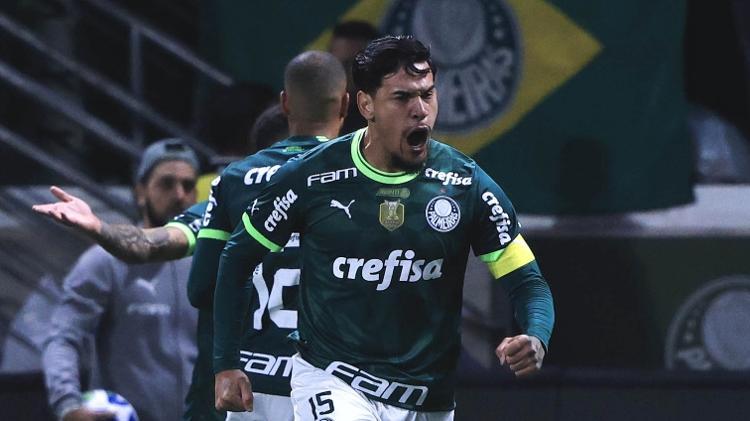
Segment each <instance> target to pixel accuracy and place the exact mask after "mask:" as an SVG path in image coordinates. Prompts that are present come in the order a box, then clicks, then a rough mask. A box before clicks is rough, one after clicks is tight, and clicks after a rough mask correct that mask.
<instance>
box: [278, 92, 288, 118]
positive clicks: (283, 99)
mask: <svg viewBox="0 0 750 421" xmlns="http://www.w3.org/2000/svg"><path fill="white" fill-rule="evenodd" d="M279 104H281V111H283V112H284V114H285V115H287V116H288V115H289V95H287V93H286V91H281V92H280V93H279Z"/></svg>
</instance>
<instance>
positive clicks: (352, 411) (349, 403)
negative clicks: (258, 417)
mask: <svg viewBox="0 0 750 421" xmlns="http://www.w3.org/2000/svg"><path fill="white" fill-rule="evenodd" d="M291 384H292V405H293V406H294V420H295V421H453V411H440V412H422V411H412V410H408V409H404V408H399V407H396V406H393V405H388V404H385V403H382V402H378V401H374V400H371V399H369V398H367V397H366V396H364V395H363V394H361V393H360V392H358V391H356V390H354V389H353V388H352V387H351V386H349V385H348V384H346V382H344V381H343V380H341V379H339V378H338V377H336V376H334V375H332V374H329V373H327V372H325V371H324V370H321V369H319V368H317V367H315V366H313V365H311V364H310V363H308V362H307V361H305V360H303V359H302V357H300V355H299V354H295V355H294V356H293V357H292V381H291Z"/></svg>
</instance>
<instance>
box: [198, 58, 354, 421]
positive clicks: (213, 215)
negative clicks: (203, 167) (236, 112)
mask: <svg viewBox="0 0 750 421" xmlns="http://www.w3.org/2000/svg"><path fill="white" fill-rule="evenodd" d="M348 98H349V96H348V94H347V93H346V73H345V71H344V68H343V66H342V65H341V63H340V62H339V61H338V60H337V59H336V58H335V57H334V56H332V55H331V54H329V53H326V52H321V51H309V52H304V53H302V54H300V55H298V56H296V57H295V58H293V59H292V60H291V61H290V62H289V63H288V64H287V66H286V69H285V71H284V90H283V91H282V92H281V107H282V109H283V111H284V113H285V114H286V115H287V116H288V122H289V132H290V134H291V137H289V138H288V139H285V140H282V141H280V142H277V143H275V144H274V145H273V146H271V147H269V148H268V149H265V150H263V151H261V152H258V153H256V154H255V155H251V156H249V157H247V158H245V159H243V160H241V161H238V162H235V163H233V164H231V165H230V166H229V167H227V168H226V169H225V170H224V172H222V174H221V177H220V178H219V179H217V180H215V181H214V186H213V188H212V192H211V196H210V198H209V205H208V208H207V210H206V214H205V217H204V220H203V228H202V229H201V231H200V233H199V234H198V240H197V244H196V249H195V254H194V258H193V261H194V264H193V266H192V268H191V270H190V279H189V282H188V295H189V298H190V301H191V303H192V304H193V305H194V306H196V307H198V308H199V309H200V315H199V326H200V327H199V338H198V344H199V347H200V352H201V354H203V353H204V352H208V354H209V355H210V354H211V352H212V351H211V350H212V343H213V303H214V302H213V291H214V288H215V282H216V273H217V268H218V265H219V257H220V255H221V251H222V249H223V248H224V245H225V243H226V240H227V239H228V238H229V235H230V234H231V232H232V231H233V230H234V227H235V226H237V225H238V224H240V223H241V218H242V215H243V214H244V211H245V210H246V209H247V208H248V207H249V208H250V209H252V208H253V204H252V203H253V200H254V199H255V197H256V196H257V195H258V193H259V192H260V191H261V189H262V188H263V187H264V186H265V185H267V184H268V183H269V180H272V177H275V175H274V174H276V172H277V171H278V170H279V168H280V167H281V165H282V164H284V163H285V162H286V161H287V160H289V159H290V158H292V157H294V156H297V155H299V154H300V153H302V152H305V151H307V150H309V149H312V148H313V147H316V146H318V145H320V144H321V143H322V142H324V141H326V140H328V139H329V138H334V137H336V136H337V135H338V133H339V130H340V128H341V124H342V122H343V120H344V117H345V116H346V110H347V104H348ZM296 238H297V237H296V236H295V237H294V238H292V239H290V240H289V241H288V242H286V243H285V245H286V247H285V248H284V251H283V252H281V253H274V254H271V255H269V256H267V257H266V259H264V260H263V264H262V265H260V266H258V267H257V268H256V269H255V274H254V275H253V276H252V277H249V278H248V281H249V282H252V283H253V284H254V285H255V288H254V291H255V292H256V294H255V295H254V296H253V297H252V300H251V301H252V302H251V301H250V300H248V301H247V304H248V306H247V307H246V308H245V309H244V310H243V311H242V312H241V314H238V315H237V316H238V317H241V318H243V319H245V320H244V322H243V323H241V324H243V325H246V326H245V328H244V329H243V330H242V331H240V330H238V331H237V332H236V334H237V335H238V345H239V349H238V358H239V357H240V356H239V352H240V351H241V352H242V356H241V358H242V364H241V366H239V365H238V368H242V369H244V370H245V372H246V373H247V375H249V376H250V377H251V378H252V379H253V385H254V388H255V392H256V393H255V400H254V402H251V401H250V399H249V397H248V399H247V400H246V401H244V402H243V403H242V404H241V405H235V406H230V405H225V404H224V403H223V402H224V401H225V399H226V398H225V397H224V396H223V394H217V395H216V405H217V407H219V408H221V409H227V410H230V411H233V412H230V413H229V414H228V415H227V419H228V420H248V421H253V420H265V421H287V420H288V421H291V420H292V418H293V412H292V405H291V402H290V400H289V391H290V387H289V377H290V371H291V356H292V355H293V354H294V352H295V350H294V348H293V346H292V345H291V343H290V342H289V340H288V339H287V335H288V334H289V333H290V332H292V331H293V330H294V329H296V327H297V314H296V290H297V284H298V282H299V272H300V270H299V247H298V245H299V241H298V240H297V239H296ZM257 263H260V261H258V262H257ZM251 269H252V268H251ZM249 275H250V274H249V273H248V276H249ZM240 293H241V294H243V293H242V292H240ZM248 310H249V311H248ZM248 313H249V314H248ZM248 319H249V320H248ZM239 339H241V341H240V340H239ZM238 361H239V360H238ZM207 363H208V364H209V365H208V370H207V371H208V373H207V377H206V378H204V379H194V381H195V380H198V381H203V382H210V383H211V384H213V380H214V378H213V371H212V370H211V366H210V361H208V362H207ZM243 375H245V374H244V373H243ZM217 388H219V389H221V387H220V385H217ZM222 390H223V389H222ZM212 403H213V402H212ZM251 409H252V410H253V412H246V411H248V410H251Z"/></svg>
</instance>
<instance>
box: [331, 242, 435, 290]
mask: <svg viewBox="0 0 750 421" xmlns="http://www.w3.org/2000/svg"><path fill="white" fill-rule="evenodd" d="M402 254H403V257H404V258H403V259H399V257H401V256H402ZM414 257H415V253H414V251H413V250H406V251H405V252H404V251H403V250H393V251H391V252H390V253H389V254H388V258H387V259H386V260H385V261H383V260H380V259H369V260H365V259H359V258H356V257H337V258H336V259H334V261H333V276H335V277H337V278H339V279H344V278H347V279H357V274H358V273H361V275H362V279H364V280H365V281H367V282H378V281H380V282H379V283H378V286H377V288H376V289H377V290H378V291H383V290H385V289H387V288H388V287H389V286H390V285H391V281H392V280H393V278H394V272H395V271H396V270H397V268H398V270H400V273H399V275H398V280H399V282H417V281H420V280H423V281H429V280H430V279H436V278H439V277H441V276H443V259H436V260H432V261H430V262H427V261H426V260H424V259H417V260H414ZM360 268H361V269H362V271H361V272H360ZM383 269H385V271H384V273H382V276H381V271H383ZM345 270H346V272H345Z"/></svg>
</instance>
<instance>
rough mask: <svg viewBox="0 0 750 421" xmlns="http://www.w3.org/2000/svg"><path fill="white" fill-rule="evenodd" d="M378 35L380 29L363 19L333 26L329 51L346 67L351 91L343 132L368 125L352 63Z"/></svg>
mask: <svg viewBox="0 0 750 421" xmlns="http://www.w3.org/2000/svg"><path fill="white" fill-rule="evenodd" d="M377 37H378V30H377V29H376V28H375V27H374V26H372V24H370V23H369V22H366V21H361V20H349V21H344V22H339V23H338V24H336V26H334V27H333V34H331V41H330V42H329V44H328V52H330V53H331V54H333V55H334V56H335V57H336V58H337V59H339V60H340V61H341V63H342V64H343V65H344V68H345V69H346V76H347V77H346V79H347V83H346V91H347V92H349V98H350V99H351V101H349V109H348V111H347V115H346V118H345V119H344V125H343V127H342V128H341V134H342V135H343V134H347V133H351V132H353V131H355V130H357V129H361V128H362V127H365V126H366V125H367V120H365V119H364V117H362V114H360V113H359V108H358V107H357V101H355V98H356V95H357V88H356V87H355V86H354V82H353V81H352V63H354V57H356V56H357V53H358V52H360V51H361V50H363V49H364V48H365V47H367V44H369V43H370V41H372V40H373V39H375V38H377Z"/></svg>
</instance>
